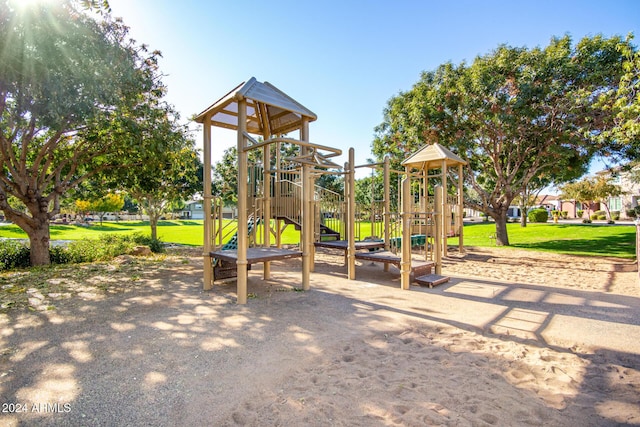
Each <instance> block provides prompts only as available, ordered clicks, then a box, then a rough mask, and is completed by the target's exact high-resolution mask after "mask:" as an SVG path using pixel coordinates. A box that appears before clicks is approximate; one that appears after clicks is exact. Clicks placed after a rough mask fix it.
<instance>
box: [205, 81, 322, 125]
mask: <svg viewBox="0 0 640 427" xmlns="http://www.w3.org/2000/svg"><path fill="white" fill-rule="evenodd" d="M242 99H245V100H246V102H247V126H246V130H247V132H249V133H251V134H259V135H264V134H265V133H266V134H268V135H284V134H287V133H289V132H291V131H293V130H296V129H300V128H301V127H302V118H303V117H306V118H307V119H308V121H309V122H312V121H314V120H316V119H317V118H318V117H317V116H316V115H315V114H314V113H313V112H312V111H311V110H309V109H308V108H306V107H304V106H303V105H302V104H300V103H299V102H297V101H296V100H295V99H293V98H291V97H290V96H288V95H287V94H285V93H284V92H282V91H281V90H279V89H278V88H277V87H275V86H273V85H272V84H270V83H268V82H264V83H262V82H259V81H257V80H256V79H255V77H252V78H251V79H249V80H248V81H246V82H243V83H241V84H239V85H238V86H236V87H235V88H234V89H232V90H231V91H230V92H229V93H227V94H226V95H225V96H223V97H222V98H220V99H219V100H218V101H216V102H215V103H213V104H212V105H211V106H210V107H208V108H207V109H206V110H204V111H203V112H201V113H200V114H198V115H197V116H196V119H195V121H196V122H198V123H204V120H205V117H207V116H210V117H211V124H212V125H213V126H218V127H222V128H227V129H233V130H238V101H239V100H242ZM265 130H266V131H267V132H265Z"/></svg>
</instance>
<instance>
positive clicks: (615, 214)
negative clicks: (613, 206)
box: [611, 211, 620, 221]
mask: <svg viewBox="0 0 640 427" xmlns="http://www.w3.org/2000/svg"><path fill="white" fill-rule="evenodd" d="M611 219H612V220H614V221H618V220H619V219H620V211H611Z"/></svg>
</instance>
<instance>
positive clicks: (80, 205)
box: [75, 199, 91, 218]
mask: <svg viewBox="0 0 640 427" xmlns="http://www.w3.org/2000/svg"><path fill="white" fill-rule="evenodd" d="M75 208H76V209H75V210H76V215H80V216H81V217H82V218H85V217H86V216H87V214H88V213H89V212H91V201H89V200H80V199H78V200H76V201H75Z"/></svg>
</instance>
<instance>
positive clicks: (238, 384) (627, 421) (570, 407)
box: [0, 248, 640, 426]
mask: <svg viewBox="0 0 640 427" xmlns="http://www.w3.org/2000/svg"><path fill="white" fill-rule="evenodd" d="M254 267H255V268H254V269H253V270H251V272H250V276H249V292H250V298H249V302H248V304H247V305H246V306H238V305H236V304H235V282H234V281H230V282H228V283H225V284H219V285H216V286H215V287H214V289H213V290H212V291H202V290H201V289H202V266H201V259H200V258H198V257H194V256H191V255H181V256H175V257H168V258H166V259H164V260H162V261H158V262H157V263H155V264H153V268H148V267H146V268H144V269H140V271H138V272H137V273H136V277H135V278H133V279H131V278H130V280H129V281H127V280H126V279H120V282H121V283H118V284H116V285H114V286H111V285H110V286H111V287H110V286H102V287H97V288H92V287H91V286H88V287H87V286H85V287H84V288H83V289H81V290H79V291H78V292H76V293H75V294H74V296H73V298H66V299H62V298H61V299H59V300H56V299H55V295H54V296H52V297H50V299H51V301H53V302H51V301H49V302H48V303H47V304H53V306H55V309H45V308H43V309H37V308H36V309H34V310H28V309H25V310H18V309H16V310H10V311H8V312H7V313H5V314H2V315H0V324H1V326H2V334H1V336H0V351H1V353H0V396H1V402H0V403H2V404H3V408H2V409H4V410H5V412H3V413H0V425H9V426H17V425H74V426H75V425H92V426H93V425H105V426H106V425H155V426H165V425H166V426H173V425H190V426H200V425H202V426H213V425H216V426H234V425H254V426H255V425H265V426H272V425H273V426H277V425H281V426H294V425H295V426H297V425H305V426H376V425H381V426H386V425H404V426H429V425H434V426H436V425H447V426H448V425H452V426H492V425H495V426H516V425H534V426H535V425H545V426H550V425H553V426H577V425H580V426H608V425H640V285H639V282H638V273H637V270H636V268H635V265H634V263H633V262H630V261H625V260H619V259H602V258H597V259H594V258H584V257H574V256H559V255H551V254H541V253H537V252H528V251H526V252H525V251H516V250H510V249H499V248H495V249H494V248H490V249H487V248H482V249H480V248H468V252H467V253H466V254H463V255H460V254H457V253H455V252H454V253H453V254H452V255H451V256H450V257H448V258H447V259H446V260H445V263H444V267H443V273H444V274H446V275H448V276H450V277H451V281H450V282H449V283H447V284H444V285H441V286H438V287H436V288H433V289H429V288H423V287H418V286H413V287H412V288H411V289H410V290H408V291H402V290H400V282H399V274H398V272H397V270H395V269H393V268H392V269H391V271H389V272H384V271H383V269H382V266H381V265H379V264H373V263H369V262H364V263H358V268H357V279H356V280H355V281H350V280H347V279H346V268H345V267H344V266H343V258H342V256H341V255H340V254H338V253H332V252H331V251H329V250H327V251H323V250H320V251H318V254H317V262H316V268H315V272H314V273H313V274H312V278H311V290H310V291H306V292H303V291H299V290H298V288H299V287H300V278H301V275H300V261H299V260H289V261H286V262H276V263H273V266H272V278H271V279H270V280H268V281H263V280H262V278H261V268H260V267H259V266H254ZM87 274H88V275H89V276H90V273H87ZM96 280H97V279H96ZM47 307H51V305H48V306H47ZM12 404H13V406H11V405H12ZM15 404H20V405H24V407H26V408H27V410H25V411H23V412H15V409H16V405H15ZM38 409H40V410H38Z"/></svg>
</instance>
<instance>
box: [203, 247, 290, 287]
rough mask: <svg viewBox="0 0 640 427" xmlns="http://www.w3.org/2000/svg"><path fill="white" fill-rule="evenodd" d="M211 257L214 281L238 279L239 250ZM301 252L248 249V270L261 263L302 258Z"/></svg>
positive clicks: (231, 250)
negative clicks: (212, 259)
mask: <svg viewBox="0 0 640 427" xmlns="http://www.w3.org/2000/svg"><path fill="white" fill-rule="evenodd" d="M209 256H210V257H212V258H214V259H215V261H216V262H215V264H214V265H213V280H214V281H215V280H219V279H229V278H232V277H238V274H237V273H238V265H237V261H238V250H237V249H226V250H219V251H214V252H209ZM301 256H302V252H301V251H292V250H289V249H279V248H248V249H247V264H248V265H247V270H251V264H257V263H260V262H267V261H277V260H281V259H289V258H297V257H301Z"/></svg>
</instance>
